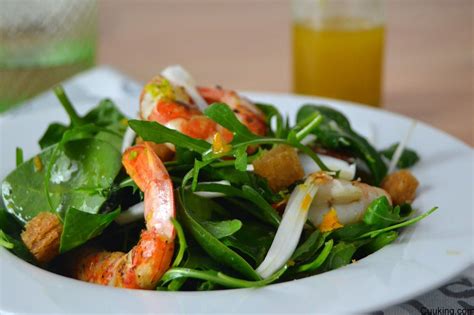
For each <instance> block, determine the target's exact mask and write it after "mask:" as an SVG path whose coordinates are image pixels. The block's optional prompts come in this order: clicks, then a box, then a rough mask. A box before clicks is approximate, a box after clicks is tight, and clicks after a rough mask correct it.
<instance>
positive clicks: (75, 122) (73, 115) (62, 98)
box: [53, 85, 84, 126]
mask: <svg viewBox="0 0 474 315" xmlns="http://www.w3.org/2000/svg"><path fill="white" fill-rule="evenodd" d="M53 91H54V94H56V97H57V98H58V100H59V102H60V103H61V105H62V106H63V108H64V110H65V111H66V113H67V114H68V116H69V119H70V120H71V125H72V126H80V125H82V124H83V123H84V121H83V119H82V118H81V117H79V115H78V114H77V112H76V110H75V109H74V106H72V103H71V101H70V100H69V98H68V97H67V95H66V92H65V91H64V89H63V87H62V86H61V85H57V86H55V87H54V88H53Z"/></svg>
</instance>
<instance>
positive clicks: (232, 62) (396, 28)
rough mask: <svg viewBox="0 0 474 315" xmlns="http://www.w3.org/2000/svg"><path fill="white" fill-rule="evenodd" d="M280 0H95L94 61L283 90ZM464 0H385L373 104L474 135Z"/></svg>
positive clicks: (286, 27) (143, 73)
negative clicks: (380, 85) (378, 87)
mask: <svg viewBox="0 0 474 315" xmlns="http://www.w3.org/2000/svg"><path fill="white" fill-rule="evenodd" d="M289 6H290V3H289V1H282V0H266V1H256V0H253V1H248V0H244V1H242V0H241V1H237V0H233V1H210V0H206V1H191V0H187V1H185V0H180V1H145V0H135V1H133V2H130V1H127V0H113V1H112V0H102V1H101V2H100V3H99V8H100V20H99V21H100V22H99V27H100V33H99V36H100V39H99V51H98V63H99V64H109V65H112V66H114V67H116V68H118V69H120V70H121V71H123V72H124V73H126V74H128V75H130V76H131V77H134V78H135V79H138V80H141V81H147V80H149V79H150V78H151V77H152V76H153V75H155V74H157V73H158V72H159V71H160V69H162V68H163V67H165V66H167V65H169V64H176V63H180V64H182V65H183V66H185V67H186V68H188V69H189V70H190V71H191V72H192V73H193V74H194V76H195V77H196V78H197V79H198V80H199V82H201V83H202V84H221V85H223V86H226V87H230V88H233V89H240V90H254V91H273V92H291V45H290V43H291V32H290V25H291V24H290V23H291V16H290V8H289ZM473 6H474V2H472V1H471V0H452V1H449V0H417V1H404V0H393V1H390V0H389V1H387V5H386V7H387V22H386V25H387V35H386V56H385V70H384V98H383V106H384V107H385V108H386V109H388V110H390V111H394V112H398V113H401V114H404V115H408V116H411V117H413V118H415V119H418V120H421V121H424V122H427V123H429V124H431V125H433V126H435V127H438V128H440V129H443V130H445V131H446V132H448V133H450V134H452V135H454V136H456V137H458V138H460V139H462V140H463V141H464V142H466V143H468V144H469V145H471V146H473V145H474V139H473V122H474V115H473V107H474V105H473V103H474V102H473V43H474V40H473V25H472V23H473V12H474V10H473V9H474V8H473Z"/></svg>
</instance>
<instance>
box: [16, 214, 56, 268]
mask: <svg viewBox="0 0 474 315" xmlns="http://www.w3.org/2000/svg"><path fill="white" fill-rule="evenodd" d="M62 229H63V228H62V223H61V221H60V220H59V218H58V217H57V216H56V215H55V214H53V213H51V212H41V213H39V214H38V215H37V216H35V217H34V218H33V219H31V220H30V221H29V222H28V223H27V224H26V225H25V230H24V231H23V232H22V233H21V239H22V240H23V242H24V243H25V245H26V247H27V248H28V249H29V250H30V252H31V253H32V254H33V256H34V257H35V258H36V260H37V261H38V262H39V263H41V264H45V263H48V262H49V261H51V260H52V259H53V258H55V257H56V256H57V255H58V254H59V241H60V239H61V233H62Z"/></svg>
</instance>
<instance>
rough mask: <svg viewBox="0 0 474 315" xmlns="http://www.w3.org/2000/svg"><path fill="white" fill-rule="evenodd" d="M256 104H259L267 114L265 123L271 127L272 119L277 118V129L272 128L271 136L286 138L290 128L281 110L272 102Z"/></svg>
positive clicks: (257, 104) (258, 106)
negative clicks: (287, 126)
mask: <svg viewBox="0 0 474 315" xmlns="http://www.w3.org/2000/svg"><path fill="white" fill-rule="evenodd" d="M255 106H257V108H258V109H260V110H261V111H262V112H263V114H264V115H265V123H266V124H267V126H269V127H271V126H272V119H273V118H275V129H272V130H270V133H269V136H272V137H276V138H282V139H284V138H286V136H287V135H288V129H289V128H285V124H284V122H283V116H282V115H281V113H280V111H279V110H278V109H277V108H276V107H275V106H273V105H270V104H262V103H256V104H255Z"/></svg>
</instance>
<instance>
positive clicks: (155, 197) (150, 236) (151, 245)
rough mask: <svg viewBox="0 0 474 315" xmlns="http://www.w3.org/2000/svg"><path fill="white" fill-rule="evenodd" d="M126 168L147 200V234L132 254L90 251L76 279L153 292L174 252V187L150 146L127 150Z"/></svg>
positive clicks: (137, 146)
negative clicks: (172, 220)
mask: <svg viewBox="0 0 474 315" xmlns="http://www.w3.org/2000/svg"><path fill="white" fill-rule="evenodd" d="M122 164H123V165H124V167H125V169H126V171H127V173H128V174H129V175H130V177H131V178H132V179H133V180H134V181H135V183H136V184H137V186H138V187H139V188H140V189H141V190H142V191H143V192H144V196H145V223H146V230H144V231H142V233H141V235H140V239H139V241H138V244H137V245H135V246H134V247H133V248H132V249H131V250H130V251H129V252H128V253H122V252H106V251H89V252H88V253H85V254H84V255H83V256H82V257H80V258H79V260H78V262H77V264H76V268H74V274H73V276H74V277H75V278H77V279H79V280H84V281H88V282H92V283H97V284H102V285H110V286H116V287H124V288H134V289H152V288H154V287H155V286H156V284H157V283H158V281H159V280H160V278H161V276H162V275H163V274H164V273H165V272H166V271H167V270H168V268H169V267H170V264H171V259H172V257H173V251H174V238H175V230H174V227H173V224H172V222H171V220H170V219H171V218H172V217H174V216H175V206H174V196H173V185H172V182H171V179H170V176H169V175H168V172H167V171H166V168H165V166H164V165H163V163H162V162H161V160H160V159H159V158H158V156H157V155H156V154H155V153H154V151H153V150H152V148H151V147H150V146H149V145H148V144H146V143H145V144H141V145H136V146H134V147H131V148H129V149H127V150H126V151H125V152H124V154H123V156H122Z"/></svg>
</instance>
